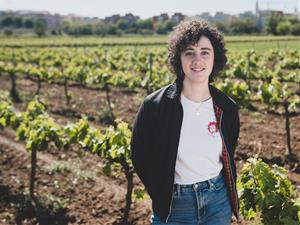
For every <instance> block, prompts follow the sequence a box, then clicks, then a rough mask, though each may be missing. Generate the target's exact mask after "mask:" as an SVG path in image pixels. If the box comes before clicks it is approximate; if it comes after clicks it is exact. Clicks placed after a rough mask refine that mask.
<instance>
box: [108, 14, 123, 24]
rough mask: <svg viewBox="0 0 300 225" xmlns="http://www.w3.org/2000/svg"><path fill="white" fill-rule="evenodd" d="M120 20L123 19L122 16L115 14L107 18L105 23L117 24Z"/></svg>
mask: <svg viewBox="0 0 300 225" xmlns="http://www.w3.org/2000/svg"><path fill="white" fill-rule="evenodd" d="M119 19H121V16H120V15H119V14H115V15H112V16H107V17H105V18H104V21H105V22H107V23H116V22H117V21H118V20H119Z"/></svg>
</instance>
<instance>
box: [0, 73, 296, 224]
mask: <svg viewBox="0 0 300 225" xmlns="http://www.w3.org/2000/svg"><path fill="white" fill-rule="evenodd" d="M17 86H18V90H20V91H19V92H20V96H21V97H22V99H23V102H22V103H18V104H15V107H16V108H17V109H18V110H20V111H23V110H25V108H26V103H27V102H28V101H29V100H30V99H32V98H33V96H34V93H35V90H36V87H37V85H36V83H35V82H32V81H30V80H28V79H18V82H17ZM0 89H1V90H9V89H10V79H9V77H8V76H6V75H2V76H0ZM70 90H71V91H72V93H73V98H72V101H71V104H70V106H68V107H67V106H66V105H65V99H64V94H63V93H64V92H63V86H61V85H55V84H52V85H48V84H43V85H42V89H41V96H42V97H43V98H44V99H45V100H46V104H47V105H48V112H49V114H50V115H51V116H52V117H53V118H55V119H56V121H57V122H58V123H60V124H66V123H67V122H74V121H77V120H78V118H77V116H78V115H80V114H83V113H85V114H86V115H88V116H89V118H90V119H91V123H92V124H93V126H95V127H98V128H99V129H101V130H104V129H105V128H106V127H107V124H106V123H105V121H104V120H103V119H101V116H100V115H102V113H103V110H104V108H105V106H106V98H105V92H104V91H103V90H90V89H83V88H79V87H71V88H70ZM141 93H142V94H141ZM144 96H145V92H144V91H142V92H140V93H139V94H137V93H128V92H125V91H121V90H120V89H117V88H112V90H111V98H112V102H113V103H114V105H115V107H114V114H115V116H116V117H117V118H121V119H122V120H124V121H126V122H129V124H131V123H132V121H133V118H134V115H135V113H136V111H137V109H138V106H139V104H140V103H141V101H142V99H143V98H144ZM240 120H241V132H240V138H239V144H238V147H237V151H236V157H235V159H236V165H237V170H238V173H240V171H241V169H242V166H243V165H244V163H245V160H246V159H247V158H248V157H250V156H253V155H255V154H258V155H259V156H260V157H262V158H263V159H264V160H265V161H266V162H268V163H270V164H271V163H277V164H279V165H282V166H284V167H285V168H286V169H287V170H288V171H289V172H288V175H289V178H290V180H291V181H292V183H293V185H294V187H295V189H297V190H298V191H299V190H300V164H299V160H300V135H299V130H300V116H299V115H298V116H294V117H292V118H291V124H292V125H291V135H292V148H293V151H294V153H295V154H296V156H297V160H296V162H291V161H288V160H287V159H286V156H285V154H286V134H285V128H284V126H285V121H284V118H283V117H281V116H278V115H274V114H270V113H269V114H264V113H261V112H260V113H258V112H249V111H246V110H241V112H240ZM55 165H64V168H65V170H62V171H60V172H56V173H53V174H49V171H51V170H50V169H49V166H52V167H54V166H55ZM101 166H102V162H101V160H100V159H99V157H97V156H95V155H92V154H90V153H88V152H85V151H83V150H81V149H79V148H78V146H72V147H71V148H70V149H69V150H58V149H56V148H55V147H52V148H50V150H49V151H47V152H39V153H38V168H37V181H36V193H37V196H39V197H40V198H39V201H40V202H38V203H36V204H37V205H35V206H33V205H32V203H30V202H29V201H28V197H26V196H27V195H28V194H27V192H28V181H29V174H30V154H29V153H28V152H27V151H26V150H25V146H24V143H20V142H17V141H16V140H15V134H14V131H12V130H10V129H5V130H3V131H0V224H101V225H102V224H105V225H106V224H120V219H121V217H122V210H123V209H124V207H125V194H126V185H127V184H126V179H125V178H124V176H123V175H118V174H113V176H112V177H107V176H105V175H103V173H102V169H101V168H102V167H101ZM47 171H48V172H47ZM52 171H54V170H52ZM134 183H135V184H136V185H139V186H141V187H142V184H141V182H140V181H139V179H138V178H137V177H135V178H134ZM45 199H46V200H45ZM47 199H51V201H52V203H53V202H55V204H49V203H47ZM47 204H48V205H47ZM150 215H151V200H149V199H147V200H144V201H140V200H136V201H135V202H134V203H133V204H132V206H131V211H130V217H129V221H130V224H150V223H149V218H150ZM233 224H237V223H236V222H235V221H233ZM242 224H251V222H246V221H243V222H242ZM252 224H253V223H252Z"/></svg>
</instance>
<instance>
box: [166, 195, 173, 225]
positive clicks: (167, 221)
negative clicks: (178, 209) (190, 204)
mask: <svg viewBox="0 0 300 225" xmlns="http://www.w3.org/2000/svg"><path fill="white" fill-rule="evenodd" d="M172 203H173V193H172V198H171V204H170V209H169V214H168V216H167V219H166V223H168V220H169V217H170V215H171V209H172Z"/></svg>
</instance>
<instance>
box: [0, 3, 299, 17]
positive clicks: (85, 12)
mask: <svg viewBox="0 0 300 225" xmlns="http://www.w3.org/2000/svg"><path fill="white" fill-rule="evenodd" d="M255 3H256V0H205V1H204V0H147V1H143V0H0V11H1V10H34V11H40V10H42V11H48V12H50V13H51V14H54V13H59V14H61V15H67V14H76V15H80V16H89V17H99V18H104V17H106V16H111V15H113V14H120V15H125V14H126V13H133V14H134V15H137V16H140V17H141V18H142V19H145V18H149V17H152V16H155V15H159V14H161V13H168V14H169V15H172V14H173V13H175V12H181V13H183V14H185V15H188V16H193V15H199V14H201V13H203V12H209V13H210V14H211V15H214V14H215V13H216V11H222V12H225V13H229V14H238V13H241V12H244V11H253V12H254V10H255ZM259 6H260V9H272V10H283V11H284V12H294V10H295V8H298V11H299V10H300V0H264V1H262V0H261V1H259Z"/></svg>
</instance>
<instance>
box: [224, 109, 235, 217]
mask: <svg viewBox="0 0 300 225" xmlns="http://www.w3.org/2000/svg"><path fill="white" fill-rule="evenodd" d="M222 118H223V111H222V110H221V117H220V134H221V137H222V139H223V143H224V146H225V150H226V153H227V157H228V159H229V160H230V157H229V153H228V150H227V147H226V143H225V141H224V136H223V134H222V129H221V126H222ZM229 166H230V173H231V176H230V177H231V182H232V184H233V185H232V186H233V190H234V193H235V195H236V199H235V200H236V202H235V205H236V209H235V210H236V212H237V217H238V213H239V212H238V208H237V207H238V202H237V191H236V187H235V185H234V181H233V172H232V168H231V163H229ZM237 220H239V218H237Z"/></svg>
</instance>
